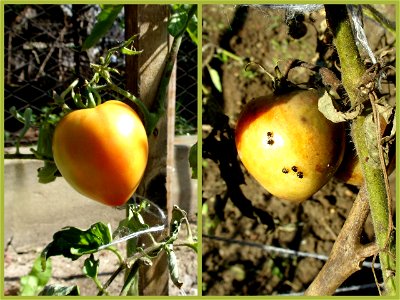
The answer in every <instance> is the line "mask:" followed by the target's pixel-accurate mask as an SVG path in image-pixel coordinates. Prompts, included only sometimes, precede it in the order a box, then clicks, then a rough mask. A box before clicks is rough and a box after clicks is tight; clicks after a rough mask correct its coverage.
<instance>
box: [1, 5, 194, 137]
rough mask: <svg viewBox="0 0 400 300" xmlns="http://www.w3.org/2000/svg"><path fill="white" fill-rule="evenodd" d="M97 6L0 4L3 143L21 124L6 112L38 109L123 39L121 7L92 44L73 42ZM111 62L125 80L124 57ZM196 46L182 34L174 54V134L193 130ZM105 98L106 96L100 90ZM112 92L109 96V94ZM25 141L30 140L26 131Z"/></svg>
mask: <svg viewBox="0 0 400 300" xmlns="http://www.w3.org/2000/svg"><path fill="white" fill-rule="evenodd" d="M99 12H100V7H99V6H98V5H5V6H4V56H5V62H4V66H5V74H4V75H5V77H4V80H5V84H4V114H5V115H4V121H5V124H4V129H5V143H6V145H7V144H8V145H10V144H11V145H12V144H13V143H14V142H15V138H16V136H17V132H18V131H19V130H20V129H21V128H22V127H23V124H22V123H20V122H19V121H17V120H16V119H15V118H14V117H13V116H12V114H11V113H10V108H11V107H16V109H17V110H18V111H21V112H22V111H24V110H25V109H26V108H28V107H30V108H31V109H32V111H33V113H34V114H36V115H39V114H41V112H42V110H43V108H44V107H46V106H47V105H48V104H49V103H51V102H52V101H53V99H52V91H57V92H61V91H63V90H65V89H66V88H67V87H68V86H69V84H70V83H71V82H72V81H73V80H74V79H76V78H77V77H78V78H89V77H90V72H91V70H90V66H89V64H90V63H93V62H96V60H98V58H99V57H100V56H102V55H103V54H104V52H105V51H106V50H107V49H109V48H111V47H114V46H115V45H116V44H118V43H119V42H120V41H122V40H124V10H122V12H121V13H120V15H119V16H118V18H117V20H116V21H115V22H114V25H113V27H112V28H111V29H110V30H109V31H108V33H107V35H106V36H105V37H103V38H102V39H101V41H100V42H99V43H98V45H96V46H95V47H93V48H91V49H89V50H88V51H79V50H78V46H77V45H82V43H83V41H84V40H85V39H86V37H87V36H88V35H89V34H90V32H91V29H92V28H93V26H94V24H95V21H96V16H97V14H98V13H99ZM110 66H111V67H114V68H117V69H119V70H121V73H120V75H118V76H117V77H114V82H115V83H116V84H117V85H119V86H120V87H122V88H124V85H125V72H124V66H125V61H124V57H123V56H113V59H112V64H111V65H110ZM196 74H197V48H196V45H194V43H193V42H192V41H191V40H190V39H189V38H185V39H184V41H183V43H182V48H181V51H180V53H179V58H178V68H177V105H176V108H177V111H176V120H177V122H176V128H177V133H178V134H187V133H195V132H196V123H197V79H196V78H197V77H196ZM102 96H103V97H105V96H106V95H104V94H103V95H102ZM110 96H111V95H110ZM31 134H33V135H32V136H29V135H28V136H27V139H28V140H27V141H29V140H32V141H34V140H35V138H36V135H37V133H35V132H34V131H33V132H31Z"/></svg>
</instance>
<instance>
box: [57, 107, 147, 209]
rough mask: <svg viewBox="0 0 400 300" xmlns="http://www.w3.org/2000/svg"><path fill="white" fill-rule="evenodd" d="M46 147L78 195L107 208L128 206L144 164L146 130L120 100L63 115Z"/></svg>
mask: <svg viewBox="0 0 400 300" xmlns="http://www.w3.org/2000/svg"><path fill="white" fill-rule="evenodd" d="M52 145H53V156H54V161H55V163H56V165H57V168H58V169H59V171H60V173H61V174H62V176H63V177H64V178H65V180H66V181H67V182H68V183H69V184H70V185H71V186H72V187H73V188H74V189H75V190H77V191H78V192H79V193H81V194H83V195H85V196H86V197H88V198H91V199H93V200H96V201H98V202H101V203H103V204H106V205H110V206H119V205H123V204H124V203H126V202H127V201H128V199H129V198H130V197H131V196H132V195H133V193H134V192H135V190H136V189H137V187H138V185H139V183H140V180H141V178H142V176H143V173H144V171H145V168H146V165H147V159H148V141H147V135H146V130H145V128H144V126H143V123H142V121H141V120H140V118H139V116H138V115H137V113H136V112H135V111H134V110H133V109H132V108H131V107H130V106H129V105H127V104H125V103H123V102H121V101H116V100H110V101H107V102H104V103H103V104H101V105H99V106H97V107H95V108H88V109H81V110H76V111H73V112H71V113H69V114H67V115H66V116H65V117H64V118H62V119H61V121H60V122H59V123H58V124H57V126H56V129H55V132H54V136H53V141H52Z"/></svg>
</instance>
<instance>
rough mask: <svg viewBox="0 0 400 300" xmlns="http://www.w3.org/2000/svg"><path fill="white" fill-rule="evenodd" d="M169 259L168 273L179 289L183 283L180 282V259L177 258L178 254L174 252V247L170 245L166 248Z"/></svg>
mask: <svg viewBox="0 0 400 300" xmlns="http://www.w3.org/2000/svg"><path fill="white" fill-rule="evenodd" d="M165 250H166V252H167V257H168V271H169V275H170V276H171V280H172V282H173V284H175V285H176V286H177V287H178V288H181V287H182V284H183V282H182V281H180V280H179V267H178V259H177V258H176V254H175V252H174V250H173V245H172V244H168V245H166V247H165Z"/></svg>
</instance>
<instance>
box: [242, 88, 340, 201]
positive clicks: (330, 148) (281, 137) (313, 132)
mask: <svg viewBox="0 0 400 300" xmlns="http://www.w3.org/2000/svg"><path fill="white" fill-rule="evenodd" d="M318 95H319V94H318V92H317V91H316V90H297V91H294V92H291V93H288V94H284V95H279V96H275V95H273V96H266V97H260V98H257V99H255V100H252V101H250V102H249V103H248V104H247V105H246V106H245V108H244V110H243V111H242V113H241V116H240V117H239V120H238V123H237V127H236V139H235V140H236V146H237V149H238V154H239V157H240V159H241V161H242V162H243V164H244V166H245V167H246V169H247V170H248V171H249V172H250V174H251V175H253V177H254V178H255V179H256V180H257V181H259V182H260V184H261V185H262V186H263V187H264V188H265V189H267V190H268V191H269V192H270V193H271V194H273V195H275V196H277V197H279V198H282V199H286V200H289V201H293V202H301V201H303V200H306V199H307V198H309V197H310V196H311V195H313V194H314V193H315V192H317V191H318V190H319V189H320V188H321V187H322V186H323V185H325V184H326V183H327V182H328V180H329V179H330V178H331V177H332V176H333V175H334V173H335V172H336V170H337V168H338V166H339V165H340V163H341V161H342V158H343V153H344V138H345V135H344V128H343V126H342V125H341V124H334V123H332V122H331V121H329V120H328V119H326V118H325V117H324V116H323V115H322V113H320V111H319V110H318V99H319V96H318Z"/></svg>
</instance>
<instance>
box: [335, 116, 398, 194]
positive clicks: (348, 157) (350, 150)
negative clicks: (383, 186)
mask: <svg viewBox="0 0 400 300" xmlns="http://www.w3.org/2000/svg"><path fill="white" fill-rule="evenodd" d="M380 123H381V126H382V128H381V134H382V135H383V134H384V132H385V130H386V126H387V123H386V121H385V119H384V118H383V117H382V116H380ZM349 138H350V136H349ZM395 166H396V156H395V155H394V153H391V156H390V161H389V164H388V165H387V166H386V170H387V173H388V175H390V174H391V173H392V172H393V171H394V169H395ZM335 177H336V178H337V179H339V180H340V181H342V182H344V183H346V184H350V185H354V186H358V187H360V186H361V185H362V184H363V183H364V174H363V172H362V169H361V163H360V161H359V159H358V156H357V153H356V150H355V146H354V145H353V144H352V143H350V141H348V143H346V149H345V151H344V157H343V161H342V163H341V164H340V166H339V168H338V170H337V172H336V174H335Z"/></svg>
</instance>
